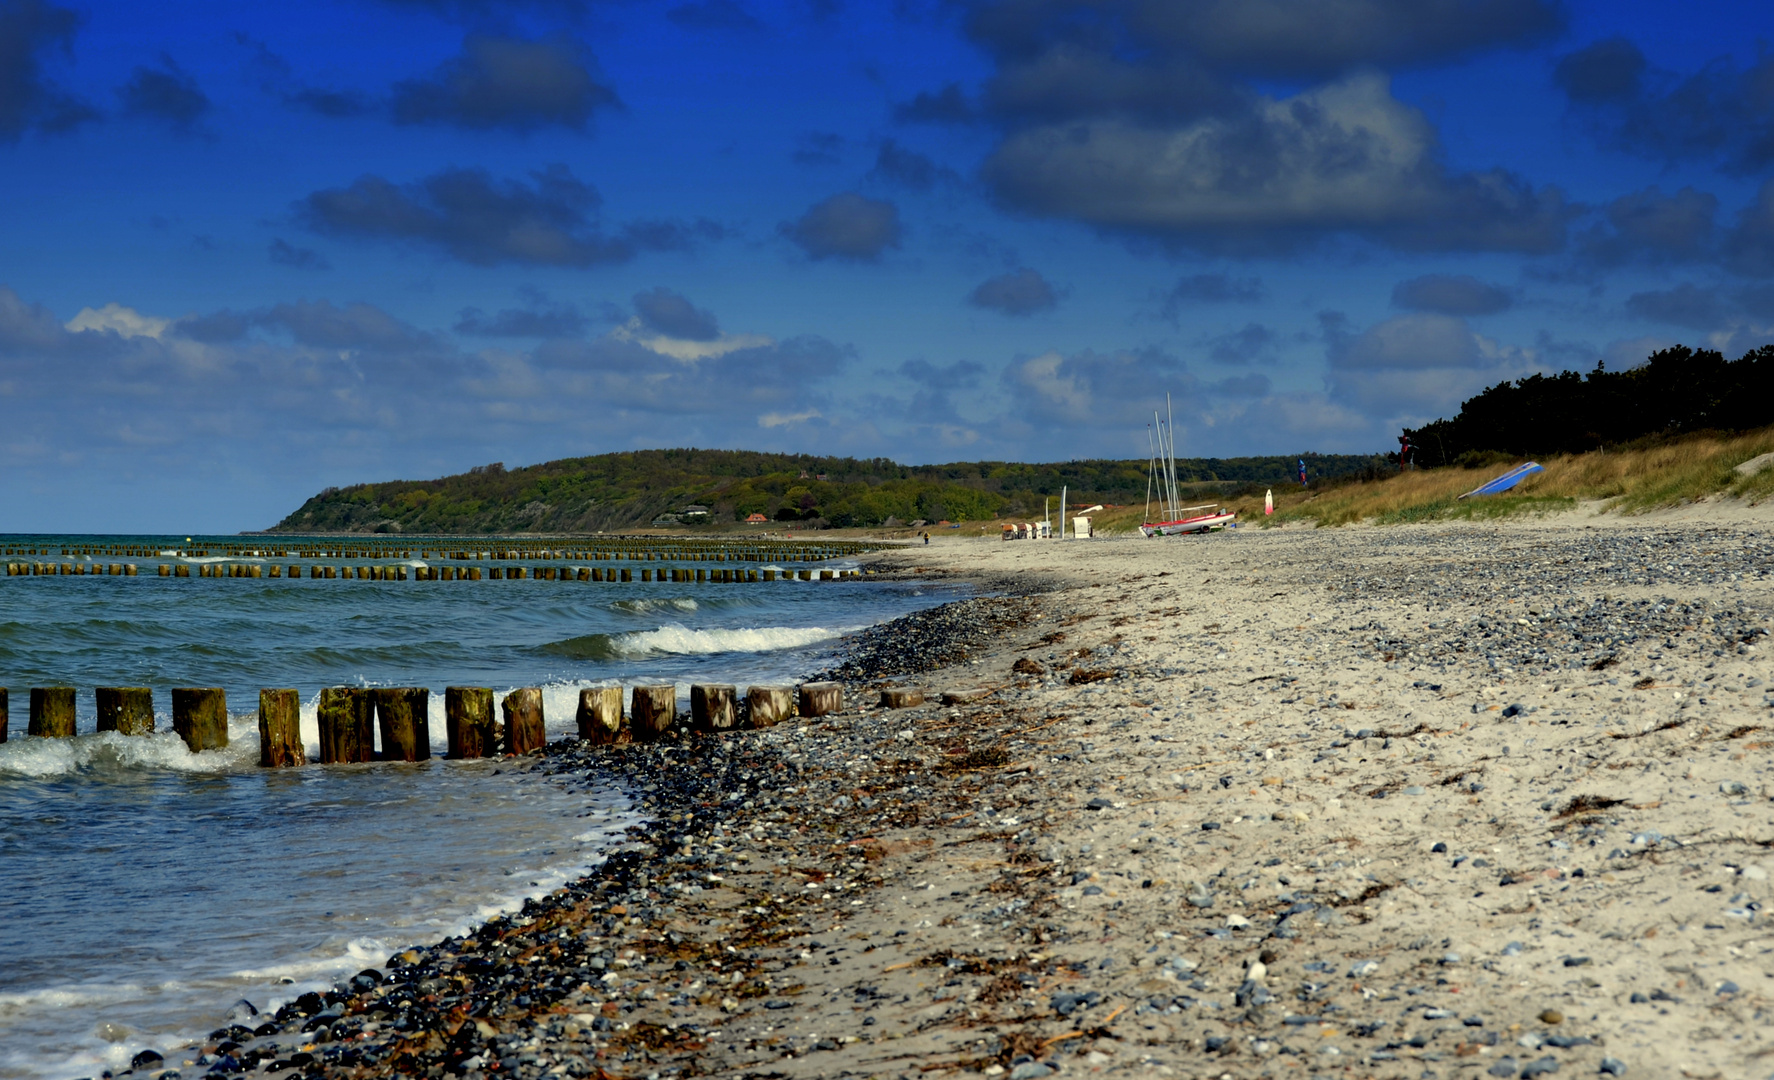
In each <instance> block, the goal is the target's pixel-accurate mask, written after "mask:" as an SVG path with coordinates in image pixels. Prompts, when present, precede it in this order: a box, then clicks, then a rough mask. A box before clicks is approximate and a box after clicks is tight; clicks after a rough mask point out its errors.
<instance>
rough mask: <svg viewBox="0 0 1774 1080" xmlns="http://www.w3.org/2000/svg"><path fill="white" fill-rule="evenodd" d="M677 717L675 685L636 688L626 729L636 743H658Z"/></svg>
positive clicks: (666, 684)
mask: <svg viewBox="0 0 1774 1080" xmlns="http://www.w3.org/2000/svg"><path fill="white" fill-rule="evenodd" d="M677 716H678V688H677V685H676V684H675V683H661V684H659V685H656V686H637V687H635V688H634V692H633V694H632V696H631V699H630V703H629V707H628V728H629V730H630V731H631V732H633V733H634V738H635V741H636V742H658V741H659V740H660V739H663V738H664V737H665V733H666V732H668V731H670V730H671V725H672V723H673V722H674V721H676V720H677Z"/></svg>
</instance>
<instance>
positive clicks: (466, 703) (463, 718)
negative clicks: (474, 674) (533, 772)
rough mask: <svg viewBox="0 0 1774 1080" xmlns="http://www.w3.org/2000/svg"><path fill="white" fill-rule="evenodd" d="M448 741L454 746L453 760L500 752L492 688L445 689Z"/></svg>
mask: <svg viewBox="0 0 1774 1080" xmlns="http://www.w3.org/2000/svg"><path fill="white" fill-rule="evenodd" d="M444 738H445V739H447V740H448V742H449V744H450V749H449V754H450V757H452V758H454V759H456V760H458V761H459V760H461V759H463V758H480V757H486V756H487V754H488V752H489V751H496V750H497V749H498V745H499V742H498V736H497V734H496V733H495V732H494V730H493V689H492V687H489V686H447V687H445V688H444Z"/></svg>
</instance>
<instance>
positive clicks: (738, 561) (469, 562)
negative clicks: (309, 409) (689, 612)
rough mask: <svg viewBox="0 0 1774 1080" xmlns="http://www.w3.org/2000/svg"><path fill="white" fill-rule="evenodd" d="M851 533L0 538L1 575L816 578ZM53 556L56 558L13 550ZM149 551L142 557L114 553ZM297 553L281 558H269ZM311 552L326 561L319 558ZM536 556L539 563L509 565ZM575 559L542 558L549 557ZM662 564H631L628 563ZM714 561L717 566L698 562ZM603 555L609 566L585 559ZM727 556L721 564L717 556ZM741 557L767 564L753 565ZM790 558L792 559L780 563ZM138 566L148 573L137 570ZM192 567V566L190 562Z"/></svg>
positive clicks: (824, 575) (853, 550)
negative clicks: (526, 539)
mask: <svg viewBox="0 0 1774 1080" xmlns="http://www.w3.org/2000/svg"><path fill="white" fill-rule="evenodd" d="M881 547H882V545H879V544H867V543H856V542H821V543H808V544H799V543H796V544H780V543H770V542H765V543H731V542H718V541H705V540H682V541H671V540H665V541H660V540H634V539H625V540H616V541H612V542H609V543H599V544H598V545H596V546H574V547H557V546H544V545H511V544H506V543H499V544H490V545H489V544H457V545H426V546H423V547H403V546H398V545H395V544H393V543H389V544H367V545H366V544H359V543H349V544H346V543H322V544H312V545H275V546H273V545H266V546H254V545H248V544H229V545H199V546H195V547H168V548H155V547H151V546H142V545H95V546H64V547H61V548H59V549H51V548H46V547H6V548H4V549H0V557H4V558H6V559H7V562H6V564H5V565H6V575H7V576H8V577H84V576H105V577H138V576H154V577H179V578H183V577H227V578H285V577H289V578H300V577H307V578H309V579H328V578H347V579H354V580H361V581H406V580H408V579H409V578H410V579H412V580H416V581H483V580H487V581H500V580H514V579H526V578H527V579H534V580H544V581H587V582H590V581H610V582H630V581H636V580H639V581H669V582H682V583H694V582H730V583H738V582H758V581H776V580H800V581H817V580H833V579H836V578H838V577H853V576H856V573H857V572H856V571H855V570H853V569H831V568H818V567H813V566H811V565H809V564H814V563H821V562H827V561H829V560H832V559H838V558H845V557H849V556H855V555H860V554H864V553H866V552H870V551H876V550H879V549H880V548H881ZM20 555H24V556H45V555H53V556H54V557H55V559H54V561H45V560H43V559H40V558H30V559H24V560H21V559H18V558H16V556H20ZM123 559H151V560H153V561H152V562H149V563H145V564H144V563H137V562H133V561H131V562H124V561H113V560H123ZM291 559H294V560H304V561H302V562H290V563H283V562H278V561H276V560H291ZM319 560H327V564H326V565H322V564H321V563H320V562H319ZM517 562H539V563H543V564H544V565H540V566H525V565H512V564H513V563H517ZM563 562H564V563H569V564H574V565H567V566H559V565H555V566H550V565H546V564H548V563H563ZM635 562H643V563H648V564H654V563H667V564H672V565H665V566H653V565H648V566H643V567H639V568H636V567H633V566H630V565H625V564H628V563H635ZM432 563H437V564H440V565H431V564H432ZM709 563H714V564H717V565H714V566H709V565H698V564H709ZM587 564H611V565H587ZM719 564H726V565H719ZM747 564H768V565H764V566H755V565H747ZM784 564H796V565H784ZM144 565H145V566H146V568H147V570H148V573H147V574H145V575H144V573H143V569H144ZM194 567H195V571H196V572H195V573H193V568H194Z"/></svg>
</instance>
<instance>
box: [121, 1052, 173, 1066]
mask: <svg viewBox="0 0 1774 1080" xmlns="http://www.w3.org/2000/svg"><path fill="white" fill-rule="evenodd" d="M165 1060H166V1058H164V1057H162V1056H161V1055H160V1051H158V1050H141V1051H138V1052H137V1053H136V1056H135V1057H132V1058H130V1059H129V1067H130V1068H132V1069H151V1068H153V1067H154V1066H156V1065H159V1064H161V1063H162V1062H164V1061H165Z"/></svg>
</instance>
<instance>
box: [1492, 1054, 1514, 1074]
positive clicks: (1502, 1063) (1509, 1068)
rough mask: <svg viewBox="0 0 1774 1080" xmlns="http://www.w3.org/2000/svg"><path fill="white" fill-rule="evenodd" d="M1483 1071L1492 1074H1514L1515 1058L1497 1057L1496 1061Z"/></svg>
mask: <svg viewBox="0 0 1774 1080" xmlns="http://www.w3.org/2000/svg"><path fill="white" fill-rule="evenodd" d="M1485 1072H1487V1073H1489V1074H1491V1075H1492V1076H1514V1075H1515V1059H1514V1058H1512V1057H1506V1058H1499V1059H1498V1060H1497V1063H1496V1064H1494V1065H1492V1066H1491V1067H1490V1068H1488V1069H1486V1070H1485Z"/></svg>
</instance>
